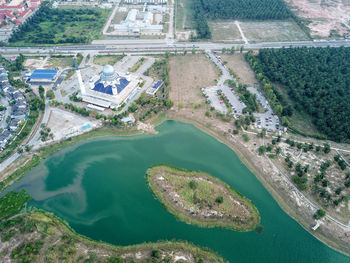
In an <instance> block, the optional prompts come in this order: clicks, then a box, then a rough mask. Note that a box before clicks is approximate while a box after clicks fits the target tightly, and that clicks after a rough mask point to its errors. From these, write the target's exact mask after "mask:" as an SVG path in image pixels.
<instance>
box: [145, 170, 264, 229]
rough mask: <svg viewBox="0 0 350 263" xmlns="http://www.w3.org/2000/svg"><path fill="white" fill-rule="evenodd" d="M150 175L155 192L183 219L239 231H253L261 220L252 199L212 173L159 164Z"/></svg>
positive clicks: (202, 225)
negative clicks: (211, 174)
mask: <svg viewBox="0 0 350 263" xmlns="http://www.w3.org/2000/svg"><path fill="white" fill-rule="evenodd" d="M146 177H147V182H148V185H149V187H150V188H151V190H152V191H153V193H154V195H155V196H156V197H157V198H158V199H159V200H160V201H161V202H162V203H163V205H164V206H165V207H166V208H167V209H168V210H169V211H170V212H171V213H172V214H174V215H175V216H176V217H177V218H178V219H179V220H181V221H184V222H186V223H189V224H194V225H197V226H201V227H221V228H226V229H233V230H237V231H249V230H253V229H255V228H256V227H257V226H258V225H259V223H260V215H259V212H258V210H257V208H256V207H255V205H254V204H253V203H252V202H251V201H250V200H248V199H247V198H246V197H244V196H242V195H241V194H240V193H238V192H237V191H235V190H234V189H232V188H231V187H230V186H229V185H227V184H225V183H224V182H222V181H220V180H219V179H216V178H214V177H212V176H210V175H209V174H206V173H203V172H200V171H189V170H185V169H179V168H175V167H170V166H167V165H156V166H153V167H151V168H149V169H148V170H147V174H146Z"/></svg>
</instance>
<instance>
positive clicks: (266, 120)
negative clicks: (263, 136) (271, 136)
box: [247, 87, 280, 131]
mask: <svg viewBox="0 0 350 263" xmlns="http://www.w3.org/2000/svg"><path fill="white" fill-rule="evenodd" d="M247 89H248V90H249V92H251V93H252V94H254V95H255V97H256V100H257V101H258V103H259V104H260V105H261V106H262V107H263V108H264V110H265V112H264V113H254V116H255V117H256V118H257V122H256V123H257V127H258V128H260V129H266V130H267V131H279V128H280V126H279V118H278V116H277V115H275V114H274V113H273V111H272V109H271V107H270V105H269V103H268V101H267V100H266V98H265V97H264V95H263V94H262V93H261V92H260V90H258V89H257V88H255V87H248V88H247Z"/></svg>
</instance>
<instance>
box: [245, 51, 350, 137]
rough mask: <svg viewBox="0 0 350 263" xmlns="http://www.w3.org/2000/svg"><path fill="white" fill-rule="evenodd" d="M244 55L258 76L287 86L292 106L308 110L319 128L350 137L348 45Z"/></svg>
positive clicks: (336, 135)
mask: <svg viewBox="0 0 350 263" xmlns="http://www.w3.org/2000/svg"><path fill="white" fill-rule="evenodd" d="M247 58H248V61H249V62H250V64H251V65H252V67H253V69H254V70H255V72H256V74H257V77H258V78H260V80H261V79H264V77H265V78H267V79H268V80H269V81H271V82H275V83H280V84H282V86H283V87H285V88H286V89H287V90H288V94H289V96H290V97H291V99H293V100H294V101H295V109H296V110H298V111H306V112H307V113H308V114H310V115H311V116H312V120H313V123H314V124H315V125H316V126H317V127H318V129H319V131H320V132H322V133H324V134H325V135H327V137H328V138H330V139H332V140H335V141H349V140H350V59H349V58H350V48H345V47H341V48H331V47H327V48H306V47H302V48H282V49H263V50H260V51H259V54H258V55H257V56H253V55H252V54H250V55H247ZM263 76H264V77H263ZM264 81H265V82H266V80H264ZM275 97H276V96H275ZM277 100H278V99H277ZM282 104H283V103H282Z"/></svg>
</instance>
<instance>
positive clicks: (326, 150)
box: [323, 143, 331, 154]
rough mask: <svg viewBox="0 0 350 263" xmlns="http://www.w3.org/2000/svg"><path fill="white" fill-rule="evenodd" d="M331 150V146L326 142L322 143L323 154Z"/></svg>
mask: <svg viewBox="0 0 350 263" xmlns="http://www.w3.org/2000/svg"><path fill="white" fill-rule="evenodd" d="M330 151H331V147H330V145H329V144H328V143H325V144H323V152H324V153H325V154H327V153H329V152H330Z"/></svg>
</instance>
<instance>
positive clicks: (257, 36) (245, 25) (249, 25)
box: [240, 21, 308, 42]
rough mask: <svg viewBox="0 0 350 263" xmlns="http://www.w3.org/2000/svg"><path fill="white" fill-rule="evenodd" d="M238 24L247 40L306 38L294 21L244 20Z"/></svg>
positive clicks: (275, 40) (294, 39)
mask: <svg viewBox="0 0 350 263" xmlns="http://www.w3.org/2000/svg"><path fill="white" fill-rule="evenodd" d="M240 25H241V28H242V31H243V32H244V35H245V37H246V38H247V39H248V41H249V42H277V41H298V40H308V37H307V35H306V34H305V32H304V31H303V30H301V29H300V27H299V26H298V25H297V24H296V23H295V22H294V21H246V22H240Z"/></svg>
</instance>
